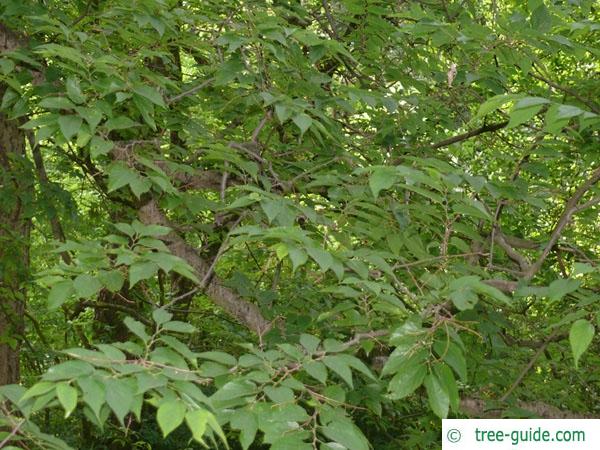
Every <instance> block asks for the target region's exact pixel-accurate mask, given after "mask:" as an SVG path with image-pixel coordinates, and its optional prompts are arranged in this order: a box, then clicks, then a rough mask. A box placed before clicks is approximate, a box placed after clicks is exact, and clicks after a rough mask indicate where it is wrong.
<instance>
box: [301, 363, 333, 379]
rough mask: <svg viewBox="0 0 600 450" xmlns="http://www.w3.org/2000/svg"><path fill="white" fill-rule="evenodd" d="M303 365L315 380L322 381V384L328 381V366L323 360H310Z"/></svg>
mask: <svg viewBox="0 0 600 450" xmlns="http://www.w3.org/2000/svg"><path fill="white" fill-rule="evenodd" d="M302 367H303V368H304V370H305V371H306V373H308V374H309V375H310V376H311V377H313V378H314V379H315V380H318V381H320V382H321V383H322V384H325V383H326V381H327V367H325V364H323V363H322V362H321V361H308V362H306V363H304V364H303V366H302Z"/></svg>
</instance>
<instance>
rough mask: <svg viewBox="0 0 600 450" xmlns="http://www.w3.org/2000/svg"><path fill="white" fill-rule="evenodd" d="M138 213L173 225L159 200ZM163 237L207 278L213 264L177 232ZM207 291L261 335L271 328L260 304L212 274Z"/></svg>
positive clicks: (148, 219) (143, 219) (144, 218)
mask: <svg viewBox="0 0 600 450" xmlns="http://www.w3.org/2000/svg"><path fill="white" fill-rule="evenodd" d="M138 215H139V218H140V221H141V222H142V223H144V224H146V225H150V224H155V225H163V226H171V225H170V223H169V221H168V220H167V218H166V217H165V215H164V214H163V213H162V211H160V209H159V207H158V204H157V203H156V201H155V200H150V201H149V202H148V203H146V204H145V205H144V206H142V207H141V208H140V209H139V211H138ZM171 228H172V226H171ZM162 240H163V241H164V242H165V244H166V246H167V247H168V248H169V250H170V251H171V253H173V254H174V255H176V256H178V257H180V258H181V259H183V260H184V261H186V262H187V263H188V264H189V265H190V266H191V267H192V268H193V269H194V272H195V275H196V277H197V278H198V279H199V280H205V279H207V274H209V273H210V272H211V268H210V266H209V265H208V264H207V263H206V261H204V259H202V258H201V257H200V255H199V254H198V253H197V251H196V250H195V249H194V248H193V247H192V246H190V245H189V244H188V243H187V242H185V240H184V239H183V238H182V237H181V236H179V235H178V234H177V233H175V232H170V233H169V234H167V235H166V236H163V237H162ZM207 281H208V280H207ZM205 293H206V295H207V296H208V297H209V298H210V299H211V300H212V301H213V302H214V303H215V304H216V305H218V306H220V307H221V308H223V309H224V310H225V311H226V312H227V313H228V314H229V315H231V316H233V317H234V318H235V319H237V320H238V321H239V322H240V323H241V324H243V325H245V326H246V327H248V328H249V329H250V330H252V331H254V332H255V333H256V334H258V335H259V336H262V335H263V334H264V333H266V332H267V331H269V330H270V329H271V327H272V323H271V322H269V321H268V320H267V319H265V318H264V317H263V315H262V313H261V312H260V309H259V308H258V306H256V305H255V304H253V303H250V302H248V301H246V300H244V299H242V298H241V297H240V296H239V295H237V294H236V293H235V292H234V291H232V290H231V289H229V288H227V287H225V286H223V285H222V284H221V281H220V279H219V278H218V277H217V276H212V278H211V279H210V281H209V282H208V283H207V285H206V289H205Z"/></svg>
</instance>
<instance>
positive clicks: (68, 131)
mask: <svg viewBox="0 0 600 450" xmlns="http://www.w3.org/2000/svg"><path fill="white" fill-rule="evenodd" d="M82 123H83V120H82V119H81V117H79V116H60V117H59V118H58V126H59V127H60V131H61V133H62V134H63V136H64V137H65V139H66V140H67V141H69V140H70V139H71V138H72V137H73V136H75V135H76V134H77V132H78V131H79V128H81V124H82Z"/></svg>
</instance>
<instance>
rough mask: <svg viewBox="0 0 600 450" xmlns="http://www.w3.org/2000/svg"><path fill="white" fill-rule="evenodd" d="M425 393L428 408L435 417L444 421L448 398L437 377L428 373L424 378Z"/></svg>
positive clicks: (448, 402)
mask: <svg viewBox="0 0 600 450" xmlns="http://www.w3.org/2000/svg"><path fill="white" fill-rule="evenodd" d="M423 384H424V385H425V390H426V391H427V398H428V400H429V406H430V407H431V410H432V411H433V412H434V413H435V415H436V416H438V417H440V418H442V419H445V418H446V417H447V416H448V408H449V406H450V397H449V395H448V392H447V391H446V389H445V388H444V386H443V384H442V383H441V382H440V380H439V379H438V377H437V376H435V375H434V374H432V373H430V374H428V375H427V376H426V377H425V380H424V383H423Z"/></svg>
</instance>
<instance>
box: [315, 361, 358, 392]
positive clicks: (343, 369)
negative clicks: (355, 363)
mask: <svg viewBox="0 0 600 450" xmlns="http://www.w3.org/2000/svg"><path fill="white" fill-rule="evenodd" d="M323 363H324V364H325V365H326V366H327V367H329V368H330V369H331V370H333V371H334V372H335V373H337V374H338V375H339V376H340V378H341V379H342V380H344V381H345V382H346V383H347V384H348V386H350V389H354V384H353V383H352V371H351V370H350V366H349V365H348V363H347V362H346V360H345V359H344V358H342V357H341V356H340V355H327V356H325V357H324V358H323Z"/></svg>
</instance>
